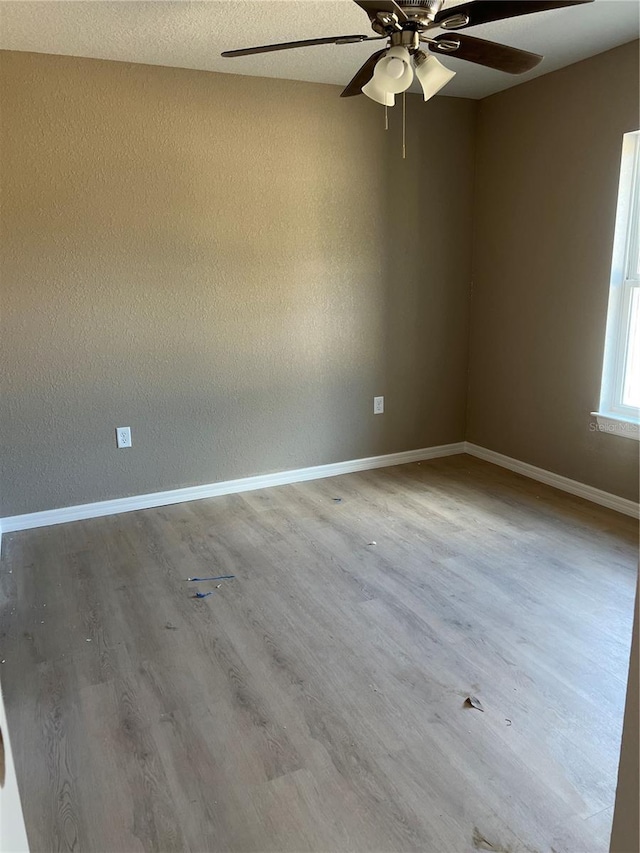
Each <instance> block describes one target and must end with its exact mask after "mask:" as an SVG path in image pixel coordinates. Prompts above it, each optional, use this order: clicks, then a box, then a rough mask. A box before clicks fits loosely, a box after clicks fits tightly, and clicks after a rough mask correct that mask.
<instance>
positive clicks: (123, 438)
mask: <svg viewBox="0 0 640 853" xmlns="http://www.w3.org/2000/svg"><path fill="white" fill-rule="evenodd" d="M116 444H117V445H118V447H120V448H122V447H131V427H116Z"/></svg>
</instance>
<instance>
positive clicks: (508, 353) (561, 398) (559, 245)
mask: <svg viewBox="0 0 640 853" xmlns="http://www.w3.org/2000/svg"><path fill="white" fill-rule="evenodd" d="M638 98H639V92H638V42H635V43H631V44H628V45H624V46H623V47H620V48H616V49H615V50H612V51H609V52H607V53H604V54H600V55H599V56H595V57H593V58H591V59H588V60H586V61H584V62H580V63H577V64H575V65H572V66H570V67H568V68H565V69H563V70H561V71H556V72H554V73H553V74H549V75H547V76H545V77H540V78H538V79H537V80H533V81H531V82H529V83H525V84H523V85H522V86H518V87H516V88H515V89H509V90H508V91H506V92H502V93H500V94H497V95H494V96H492V97H490V98H487V99H485V100H484V101H482V102H481V104H480V110H479V122H478V137H477V178H476V197H475V217H474V221H475V238H474V260H473V267H474V272H473V279H474V285H473V303H472V318H473V319H472V333H471V350H470V393H469V412H468V431H467V438H468V439H469V440H470V441H472V442H475V443H477V444H480V445H483V446H484V447H489V448H491V449H493V450H497V451H499V452H500V453H505V454H507V455H508V456H512V457H515V458H516V459H520V460H523V461H525V462H529V463H531V464H533V465H538V466H540V467H542V468H546V469H549V470H551V471H555V472H558V473H560V474H563V475H565V476H568V477H572V478H574V479H576V480H579V481H581V482H585V483H589V484H591V485H593V486H596V487H598V488H601V489H605V490H606V491H608V492H613V493H614V494H617V495H621V496H622V497H625V498H630V499H632V500H638V449H639V447H640V445H639V444H638V442H635V441H631V440H629V439H626V438H621V437H619V436H612V435H607V434H602V433H597V432H592V431H590V423H591V421H592V418H591V417H590V414H589V413H590V412H591V411H593V410H594V409H596V408H597V405H598V402H599V388H600V376H601V369H602V352H603V345H604V333H605V322H606V310H607V299H608V290H609V274H610V265H611V249H612V244H613V229H614V219H615V209H616V194H617V188H618V174H619V168H620V152H621V145H622V135H623V134H624V133H625V132H627V131H630V130H636V129H637V128H638Z"/></svg>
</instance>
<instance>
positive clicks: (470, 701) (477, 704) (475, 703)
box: [464, 696, 484, 711]
mask: <svg viewBox="0 0 640 853" xmlns="http://www.w3.org/2000/svg"><path fill="white" fill-rule="evenodd" d="M464 704H465V705H468V706H469V707H470V708H475V709H476V711H484V708H483V707H482V702H481V701H480V700H479V699H477V698H476V697H475V696H467V698H466V699H465V700H464Z"/></svg>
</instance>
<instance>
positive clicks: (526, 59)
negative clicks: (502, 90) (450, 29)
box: [429, 33, 543, 74]
mask: <svg viewBox="0 0 640 853" xmlns="http://www.w3.org/2000/svg"><path fill="white" fill-rule="evenodd" d="M456 42H458V43H459V44H458V47H456V48H455V50H452V49H451V46H452V45H453V44H455V43H456ZM429 50H430V51H431V52H432V53H439V54H444V55H445V56H455V57H456V59H466V60H467V62H475V63H477V64H478V65H486V66H487V67H488V68H495V69H496V70H497V71H506V72H507V74H524V72H525V71H531V69H532V68H535V67H536V65H538V63H540V62H541V61H542V59H543V57H542V56H540V54H538V53H529V52H528V51H527V50H519V49H518V48H516V47H509V46H508V45H506V44H498V43H497V42H495V41H485V39H479V38H474V37H473V36H465V35H462V33H451V35H449V34H446V35H441V36H437V37H436V38H435V39H434V40H433V41H430V42H429Z"/></svg>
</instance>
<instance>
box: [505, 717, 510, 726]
mask: <svg viewBox="0 0 640 853" xmlns="http://www.w3.org/2000/svg"><path fill="white" fill-rule="evenodd" d="M504 719H505V722H506V724H507V726H510V725H511V720H510V719H509V718H508V717H505V718H504Z"/></svg>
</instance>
